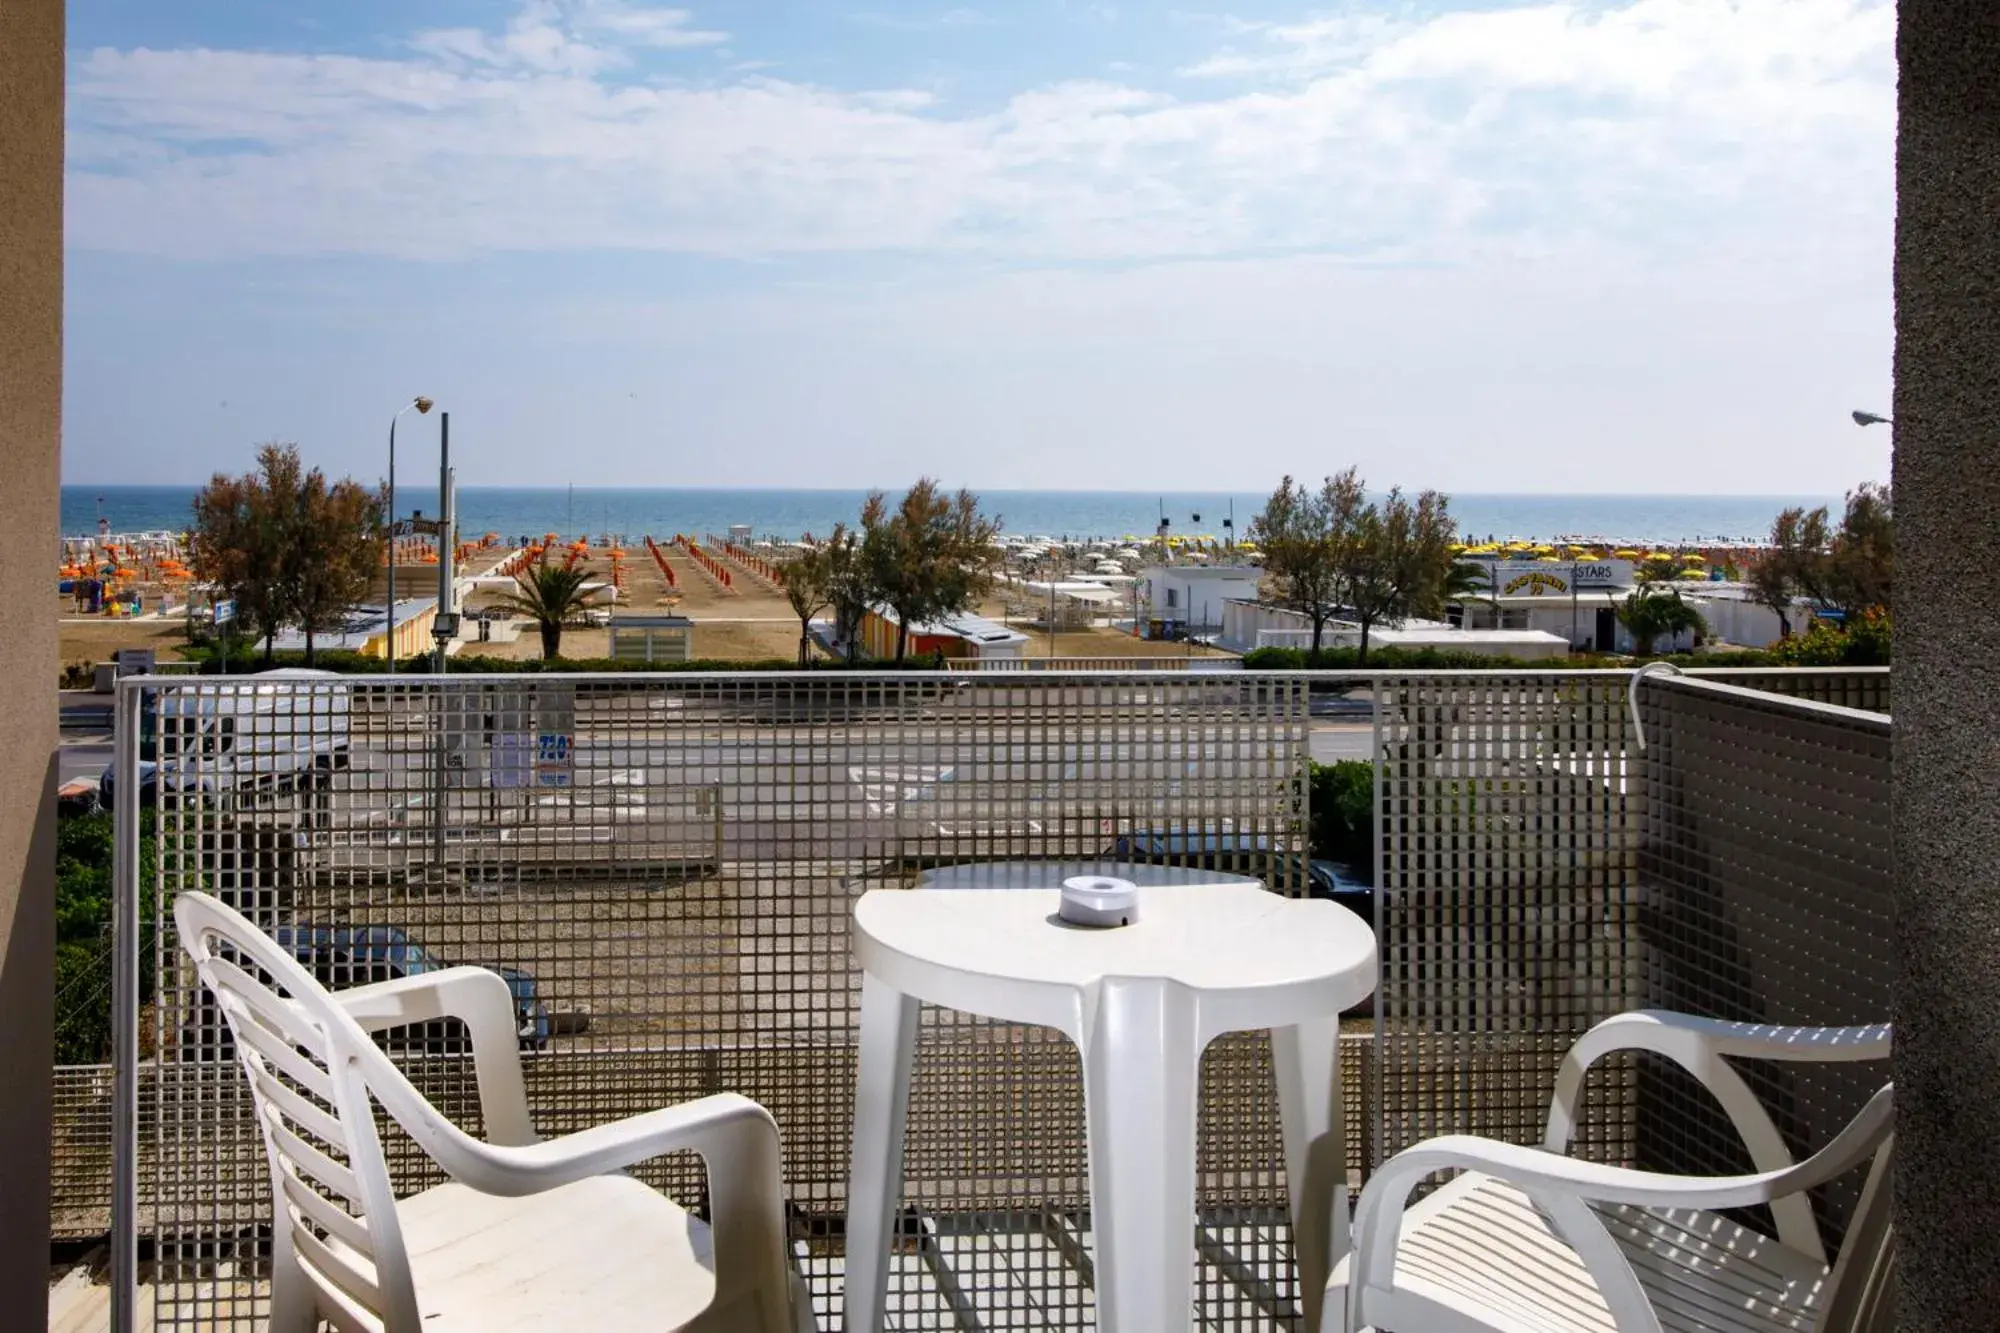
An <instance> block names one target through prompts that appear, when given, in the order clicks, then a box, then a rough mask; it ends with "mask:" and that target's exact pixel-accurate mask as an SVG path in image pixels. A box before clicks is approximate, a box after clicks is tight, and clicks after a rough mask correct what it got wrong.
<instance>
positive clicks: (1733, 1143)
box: [1637, 677, 1895, 1237]
mask: <svg viewBox="0 0 2000 1333" xmlns="http://www.w3.org/2000/svg"><path fill="white" fill-rule="evenodd" d="M1884 693H1886V691H1884ZM1639 699H1640V712H1641V716H1642V718H1643V719H1644V725H1645V735H1646V742H1647V744H1646V751H1645V755H1644V768H1645V777H1646V788H1647V792H1648V795H1649V798H1650V799H1649V800H1648V802H1647V804H1646V809H1645V816H1644V820H1643V823H1642V827H1641V836H1640V842H1639V878H1640V882H1641V884H1642V886H1643V905H1642V907H1641V912H1640V922H1639V924H1640V930H1641V934H1642V937H1643V939H1644V941H1645V958H1646V967H1645V987H1644V999H1645V1003H1646V1004H1648V1005H1650V1006H1654V1007H1659V1008H1667V1009H1678V1010H1683V1011H1686V1012H1689V1013H1696V1014H1703V1015H1706V1016H1709V1017H1713V1018H1727V1019H1736V1020H1742V1021H1748V1022H1757V1023H1782V1024H1807V1025H1840V1024H1858V1023H1880V1022H1884V1021H1886V1020H1887V1019H1888V1018H1889V1013H1890V1009H1889V1000H1890V986H1891V979H1892V977H1893V976H1894V973H1895V933H1894V927H1895V921H1894V912H1893V887H1892V878H1891V855H1890V839H1889V790H1890V762H1889V718H1888V717H1887V716H1886V715H1884V714H1880V713H1872V712H1860V711H1857V710H1853V709H1848V708H1840V707H1834V706H1829V705H1825V704H1818V703H1813V702H1807V701H1802V700H1798V699H1793V698H1782V697H1777V696H1775V695H1774V694H1773V693H1770V692H1768V691H1766V690H1763V689H1757V690H1749V689H1740V688H1732V687H1730V686H1728V685H1722V684H1717V683H1714V682H1710V681H1689V680H1675V679H1671V678H1662V677H1649V678H1648V679H1647V680H1646V681H1645V683H1644V685H1643V686H1642V688H1641V690H1640V693H1639ZM1740 1067H1741V1068H1742V1069H1743V1071H1744V1073H1745V1076H1746V1078H1748V1080H1749V1082H1750V1084H1751V1087H1752V1088H1753V1089H1754V1090H1755V1091H1756V1092H1757V1094H1758V1096H1759V1098H1760V1099H1761V1100H1762V1101H1763V1103H1764V1105H1765V1106H1766V1108H1767V1109H1769V1110H1770V1111H1771V1113H1772V1116H1773V1119H1774V1120H1775V1121H1776V1122H1777V1125H1778V1127H1779V1129H1780V1131H1781V1132H1783V1133H1784V1134H1785V1136H1786V1137H1787V1139H1788V1140H1790V1146H1791V1148H1792V1150H1793V1152H1794V1153H1797V1154H1801V1155H1803V1154H1804V1153H1807V1152H1811V1151H1813V1150H1815V1149H1818V1148H1820V1147H1823V1146H1825V1144H1826V1143H1827V1142H1828V1140H1830V1139H1831V1138H1832V1137H1833V1135H1834V1134H1835V1133H1837V1132H1838V1131H1839V1129H1840V1128H1841V1127H1842V1126H1843V1125H1845V1124H1846V1123H1847V1122H1848V1121H1849V1120H1850V1119H1851V1118H1852V1117H1853V1116H1854V1115H1855V1114H1856V1113H1857V1112H1859V1111H1860V1109H1861V1106H1862V1103H1864V1102H1865V1101H1866V1100H1867V1098H1868V1096H1869V1095H1870V1094H1871V1093H1873V1092H1874V1091H1875V1089H1876V1088H1878V1087H1880V1086H1881V1084H1882V1082H1883V1080H1884V1079H1886V1078H1887V1076H1888V1074H1887V1070H1886V1069H1884V1068H1883V1067H1881V1066H1878V1065H1874V1064H1861V1065H1822V1066H1813V1065H1803V1064H1770V1063H1763V1062H1742V1063H1741V1066H1740ZM1641 1086H1642V1089H1643V1092H1642V1097H1641V1103H1640V1104H1641V1108H1642V1109H1641V1114H1640V1117H1639V1121H1638V1128H1639V1139H1638V1145H1637V1146H1638V1161H1639V1163H1640V1164H1641V1165H1645V1166H1648V1167H1651V1168H1654V1169H1657V1170H1664V1171H1675V1172H1683V1173H1688V1174H1700V1175H1714V1174H1724V1173H1728V1172H1735V1171H1747V1170H1750V1169H1751V1167H1750V1163H1749V1160H1748V1157H1747V1155H1746V1154H1744V1153H1743V1151H1742V1150H1741V1147H1740V1141H1739V1140H1738V1137H1737V1135H1736V1134H1735V1132H1734V1131H1733V1130H1732V1129H1731V1127H1730V1125H1729V1122H1728V1120H1727V1118H1726V1117H1725V1116H1724V1115H1723V1114H1722V1112H1721V1110H1720V1108H1719V1107H1718V1106H1717V1105H1716V1103H1715V1102H1714V1100H1713V1099H1712V1098H1711V1097H1709V1096H1708V1094H1707V1093H1706V1092H1704V1091H1703V1090H1702V1089H1701V1088H1700V1087H1699V1085H1697V1084H1694V1083H1693V1082H1692V1081H1691V1080H1689V1079H1687V1078H1686V1077H1685V1076H1684V1075H1682V1074H1681V1073H1680V1072H1679V1071H1678V1070H1677V1069H1674V1068H1672V1067H1670V1066H1667V1065H1665V1064H1664V1062H1660V1063H1655V1062H1652V1061H1648V1062H1646V1064H1645V1065H1644V1066H1643V1067H1642V1071H1641ZM1854 1188H1855V1186H1854V1183H1853V1182H1843V1183H1841V1184H1839V1185H1836V1187H1834V1188H1832V1189H1830V1190H1829V1191H1827V1192H1825V1193H1824V1195H1823V1196H1822V1197H1821V1198H1820V1199H1819V1200H1818V1202H1819V1213H1820V1220H1821V1226H1822V1228H1823V1229H1824V1230H1826V1231H1827V1233H1828V1235H1829V1237H1837V1236H1838V1234H1839V1230H1840V1226H1841V1224H1842V1223H1843V1222H1844V1220H1845V1218H1846V1215H1847V1211H1848V1209H1849V1208H1851V1207H1852V1204H1853V1200H1854V1193H1853V1189H1854Z"/></svg>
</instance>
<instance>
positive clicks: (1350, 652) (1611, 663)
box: [1243, 648, 1783, 671]
mask: <svg viewBox="0 0 2000 1333" xmlns="http://www.w3.org/2000/svg"><path fill="white" fill-rule="evenodd" d="M1636 660H1638V659H1634V658H1630V657H1613V656H1611V655H1609V654H1604V653H1571V654H1569V655H1568V656H1566V657H1544V658H1515V657H1484V656H1481V655H1480V654H1478V653H1453V652H1446V651H1443V650H1442V649H1437V648H1377V649H1375V650H1374V651H1372V652H1370V653H1369V654H1368V660H1367V661H1366V662H1363V661H1362V660H1361V652H1360V650H1359V649H1356V648H1322V649H1320V650H1319V651H1318V652H1316V653H1315V652H1312V651H1311V650H1309V649H1305V648H1253V649H1251V650H1250V651H1249V652H1247V653H1245V654H1244V655H1243V665H1244V666H1245V667H1246V668H1248V669H1249V670H1251V671H1307V670H1313V671H1359V670H1366V671H1601V670H1607V669H1611V670H1624V669H1626V668H1629V667H1631V666H1632V665H1633V664H1634V662H1635V661H1636ZM1644 660H1645V661H1648V662H1672V663H1673V664H1674V665H1676V666H1684V667H1760V666H1779V665H1783V663H1781V662H1779V661H1778V660H1777V659H1776V657H1775V656H1774V654H1772V653H1768V652H1763V651H1761V650H1758V649H1754V648H1736V649H1729V650H1727V651H1724V652H1714V653H1674V654H1671V655H1663V656H1658V657H1649V658H1646V659H1644Z"/></svg>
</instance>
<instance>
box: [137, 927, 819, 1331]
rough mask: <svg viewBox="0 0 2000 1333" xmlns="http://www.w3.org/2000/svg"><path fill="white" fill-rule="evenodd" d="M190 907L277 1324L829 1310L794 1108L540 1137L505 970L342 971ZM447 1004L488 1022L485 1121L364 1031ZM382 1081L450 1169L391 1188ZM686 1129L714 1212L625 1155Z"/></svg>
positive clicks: (761, 1319) (796, 1319)
mask: <svg viewBox="0 0 2000 1333" xmlns="http://www.w3.org/2000/svg"><path fill="white" fill-rule="evenodd" d="M174 920H175V922H176V923H177V924H178V925H179V927H180V939H181V943H182V946H183V947H184V948H186V949H187V951H188V953H189V955H190V956H191V957H192V958H193V959H194V962H195V966H196V968H197V970H198V971H199V972H200V974H201V979H202V984H203V985H205V986H207V987H208V989H209V991H210V992H211V993H212V994H213V995H214V996H215V999H216V1003H217V1004H218V1005H219V1006H220V1008H221V1010H222V1012H223V1014H224V1016H225V1017H226V1018H227V1019H228V1022H229V1027H230V1031H231V1032H232V1033H233V1034H234V1036H235V1045H236V1051H237V1054H238V1055H239V1056H240V1057H241V1058H242V1061H243V1067H244V1070H245V1072H246V1073H247V1075H248V1076H249V1079H250V1086H251V1089H252V1093H253V1098H254V1102H255V1107H256V1113H257V1119H258V1123H259V1126H260V1128H261V1129H262V1131H263V1135H264V1146H265V1149H266V1152H267V1155H268V1157H269V1162H270V1168H271V1183H272V1191H273V1195H274V1199H273V1205H274V1212H275V1216H276V1218H277V1225H276V1226H275V1227H274V1228H273V1231H274V1236H273V1243H272V1283H271V1323H270V1328H271V1330H272V1333H307V1331H309V1330H312V1329H314V1328H316V1327H317V1326H318V1323H319V1321H321V1320H324V1321H325V1322H326V1323H328V1324H330V1325H332V1326H333V1327H334V1328H335V1329H338V1330H343V1333H346V1331H349V1330H353V1331H356V1333H360V1331H363V1330H365V1331H366V1333H504V1331H505V1330H522V1331H523V1333H526V1330H548V1329H559V1328H588V1329H592V1330H622V1329H633V1330H638V1329H645V1330H648V1331H649V1333H658V1331H659V1330H665V1329H681V1328H689V1329H701V1330H713V1329H723V1328H728V1329H739V1328H740V1329H745V1330H757V1333H793V1330H806V1329H811V1328H812V1327H813V1322H812V1315H811V1308H812V1307H811V1303H810V1300H809V1299H808V1298H807V1296H806V1294H805V1292H804V1289H803V1287H802V1286H801V1285H800V1284H799V1283H798V1282H797V1279H796V1278H795V1277H794V1276H793V1275H792V1274H791V1273H790V1271H789V1269H788V1267H787V1264H786V1262H785V1219H784V1198H783V1193H782V1186H781V1184H780V1181H779V1171H778V1168H779V1144H778V1130H777V1126H776V1125H775V1124H774V1123H773V1122H772V1120H771V1117H770V1116H769V1115H768V1114H767V1113H766V1112H765V1111H764V1109H763V1108H762V1107H760V1106H758V1105H757V1104H756V1103H755V1102H752V1101H750V1100H749V1099H747V1098H744V1097H739V1096H735V1095H731V1094H723V1095H719V1096H713V1097H704V1098H701V1099H700V1100H698V1101H692V1102H687V1103H685V1104H683V1105H680V1106H672V1107H667V1108H664V1109H661V1110H657V1111H650V1112H647V1113H645V1114H643V1115H636V1116H631V1117H629V1118H627V1119H624V1120H619V1121H615V1122H613V1123H611V1124H605V1125H598V1126H596V1127H595V1128H592V1129H587V1130H583V1131H581V1132H580V1133H576V1134H571V1135H567V1136H565V1137H563V1138H560V1139H553V1140H544V1139H542V1138H541V1137H539V1136H538V1135H537V1134H536V1133H535V1129H534V1125H533V1124H532V1122H531V1121H530V1119H529V1115H528V1100H527V1092H526V1089H525V1087H524V1085H523V1083H522V1079H521V1059H520V1051H519V1048H518V1045H517V1041H518V1033H517V1030H516V1020H515V1012H514V1002H513V998H512V996H511V995H510V994H509V992H508V989H507V983H506V982H505V981H504V980H503V979H502V978H501V977H500V975H499V974H498V973H495V972H489V971H487V970H486V969H484V968H478V967H453V968H446V969H444V970H441V971H437V972H426V973H423V974H421V975H417V976H410V977H401V978H397V979H395V980H392V981H385V982H381V983H379V984H376V985H370V986H357V987H353V988H351V989H347V990H343V991H340V992H338V993H329V992H328V991H327V990H325V989H324V988H323V987H321V986H320V985H319V983H318V982H317V981H315V980H314V979H313V977H312V976H311V974H310V973H308V972H307V971H306V970H305V969H304V968H303V967H301V966H300V965H299V963H298V961H297V960H296V959H295V958H293V957H292V956H291V954H290V953H289V952H288V951H287V950H285V949H283V948H281V947H279V946H278V945H277V944H276V943H275V942H274V941H272V940H271V939H270V938H268V937H267V936H265V935H264V934H263V932H261V931H259V930H258V929H257V928H256V927H255V926H253V925H252V924H251V923H250V922H248V921H246V920H245V919H244V918H243V917H242V916H240V915H238V914H237V913H236V912H234V911H232V910H230V909H229V908H228V907H225V906H223V905H222V904H221V903H219V902H217V901H216V900H215V899H214V898H211V897H209V896H208V895H206V894H201V893H184V894H182V895H180V897H179V898H177V899H176V900H175V902H174ZM260 971H261V972H262V974H263V976H259V975H258V973H259V972H260ZM267 978H268V980H267ZM445 1018H452V1019H457V1020H459V1021H461V1022H463V1023H464V1025H465V1027H466V1030H467V1034H468V1036H469V1038H470V1040H471V1045H472V1052H473V1066H474V1073H475V1077H476V1079H477V1082H478V1087H479V1104H480V1108H481V1111H482V1112H483V1114H484V1117H485V1122H486V1134H487V1138H486V1140H485V1141H483V1142H482V1141H481V1140H479V1139H475V1138H473V1137H471V1136H470V1135H468V1134H466V1133H465V1132H464V1131H462V1130H460V1129H459V1128H458V1127H457V1126H456V1125H454V1124H452V1123H451V1121H449V1120H447V1119H446V1118H445V1117H444V1116H443V1115H441V1114H439V1112H438V1111H437V1109H436V1108H435V1107H433V1106H432V1105H431V1104H430V1103H429V1102H428V1101H426V1100H425V1099H424V1097H423V1096H422V1094H420V1093H419V1092H418V1091H417V1090H416V1089H415V1088H413V1087H411V1086H410V1083H409V1081H408V1080H407V1079H405V1078H404V1077H403V1076H402V1074H401V1072H399V1071H398V1070H397V1068H396V1066H395V1065H394V1063H393V1062H391V1061H390V1060H389V1058H388V1057H387V1056H386V1055H384V1054H383V1052H382V1051H381V1049H380V1048H378V1047H377V1046H376V1044H375V1043H374V1041H373V1040H371V1039H370V1037H369V1036H368V1034H369V1033H370V1032H372V1031H376V1030H379V1029H382V1028H388V1027H396V1026H400V1025H403V1024H408V1023H428V1022H433V1021H436V1020H439V1019H445ZM371 1100H372V1102H373V1103H374V1104H379V1105H380V1106H381V1107H382V1109H383V1110H385V1111H386V1112H388V1114H389V1115H390V1116H391V1117H393V1118H394V1119H395V1121H396V1123H397V1124H399V1125H401V1126H402V1127H403V1129H404V1130H405V1131H407V1132H408V1133H409V1135H410V1137H411V1138H412V1139H414V1140H415V1141H416V1142H417V1144H418V1145H419V1146H420V1147H421V1148H422V1149H423V1151H424V1152H425V1153H427V1154H428V1155H429V1156H430V1157H431V1158H432V1160H434V1161H435V1162H437V1164H438V1165H439V1166H441V1167H443V1168H444V1170H445V1171H446V1173H447V1174H449V1175H450V1176H451V1180H450V1181H449V1182H448V1183H446V1184H443V1185H438V1186H436V1187H434V1188H431V1189H427V1190H423V1191H422V1192H420V1193H417V1194H413V1195H411V1196H409V1197H408V1198H403V1199H398V1198H396V1197H395V1194H394V1192H393V1191H392V1189H391V1187H390V1183H389V1173H388V1168H387V1165H386V1163H385V1162H384V1160H383V1156H382V1144H381V1141H380V1140H379V1138H378V1137H377V1135H376V1130H375V1117H374V1112H373V1106H372V1105H371ZM681 1150H691V1151H694V1152H698V1153H700V1154H701V1156H702V1158H703V1161H704V1163H705V1165H706V1168H707V1172H708V1180H709V1197H710V1200H711V1202H712V1212H713V1218H714V1221H713V1224H712V1226H711V1225H710V1224H705V1223H703V1222H702V1221H700V1220H699V1219H698V1218H695V1217H692V1216H690V1215H689V1214H687V1213H686V1212H684V1211H682V1210H681V1209H680V1208H679V1207H677V1206H676V1205H675V1204H674V1203H672V1202H671V1201H670V1200H668V1199H667V1198H666V1197H665V1196H663V1195H661V1194H659V1193H658V1192H657V1191H655V1190H653V1189H652V1188H651V1187H650V1186H647V1185H645V1184H644V1183H642V1182H640V1181H638V1180H634V1179H633V1178H631V1177H630V1176H627V1175H624V1174H622V1172H621V1170H620V1168H623V1167H627V1166H631V1165H633V1164H634V1163H637V1162H641V1161H644V1160H646V1159H648V1158H651V1157H657V1156H659V1155H660V1154H662V1153H666V1152H673V1151H681Z"/></svg>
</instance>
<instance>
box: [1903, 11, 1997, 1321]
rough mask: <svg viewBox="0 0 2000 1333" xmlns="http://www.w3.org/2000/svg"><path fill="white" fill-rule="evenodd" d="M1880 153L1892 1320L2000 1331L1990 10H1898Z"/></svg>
mask: <svg viewBox="0 0 2000 1333" xmlns="http://www.w3.org/2000/svg"><path fill="white" fill-rule="evenodd" d="M1899 25H1900V32H1899V36H1898V40H1897V45H1898V56H1899V60H1900V64H1901V92H1900V102H1901V108H1900V115H1899V131H1898V143H1897V161H1896V194H1897V209H1896V367H1895V368H1896V395H1895V412H1894V415H1895V418H1896V425H1895V443H1896V468H1895V482H1896V543H1897V546H1898V548H1899V549H1898V557H1899V560H1900V566H1899V568H1898V570H1897V575H1896V703H1895V719H1896V737H1895V784H1896V798H1895V799H1896V815H1895V839H1896V845H1895V852H1896V907H1897V936H1898V940H1899V947H1900V949H1901V953H1902V960H1901V977H1900V988H1899V990H1898V992H1897V997H1896V1021H1897V1024H1898V1025H1899V1026H1898V1031H1897V1034H1896V1060H1895V1065H1896V1081H1897V1092H1898V1098H1899V1102H1898V1107H1897V1154H1898V1161H1897V1166H1896V1172H1897V1175H1896V1206H1897V1217H1896V1225H1897V1228H1898V1231H1899V1233H1900V1241H1901V1263H1902V1270H1901V1272H1902V1287H1903V1290H1902V1303H1901V1311H1900V1316H1901V1326H1902V1327H1903V1328H1905V1329H1910V1330H1920V1331H1921V1333H1962V1330H1968V1329H1987V1328H1994V1327H1996V1326H2000V583H1996V582H1995V580H1994V577H1993V562H1994V559H1995V556H1996V555H2000V3H1995V0H1903V3H1902V4H1901V5H1900V7H1899Z"/></svg>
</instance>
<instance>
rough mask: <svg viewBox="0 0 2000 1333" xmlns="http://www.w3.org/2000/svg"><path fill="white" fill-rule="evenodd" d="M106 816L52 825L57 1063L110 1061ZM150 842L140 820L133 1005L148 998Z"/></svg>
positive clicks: (149, 825) (147, 822)
mask: <svg viewBox="0 0 2000 1333" xmlns="http://www.w3.org/2000/svg"><path fill="white" fill-rule="evenodd" d="M112 848H113V843H112V837H111V815H110V814H109V813H108V812H104V811H97V812H93V813H91V814H87V815H85V814H71V815H63V816H61V817H60V818H59V819H58V821H57V823H56V912H55V916H56V959H55V973H56V976H55V1018H56V1030H55V1056H56V1063H57V1064H97V1063H100V1062H102V1061H105V1060H109V1059H110V1058H111V906H112V904H111V891H112V890H111V863H112V856H113V850H112ZM154 859H155V855H154V838H153V815H152V812H151V811H148V812H146V814H145V815H143V816H142V817H141V824H140V836H139V883H140V885H141V886H142V892H143V893H144V894H145V899H146V900H145V901H144V902H143V903H142V904H141V905H140V909H139V937H140V938H139V1002H140V1004H142V1005H144V1004H148V1003H150V1002H151V1001H152V998H153V922H154V913H155V907H154V904H155V902H156V901H157V900H156V898H155V893H156V886H155V884H154V874H153V865H154Z"/></svg>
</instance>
